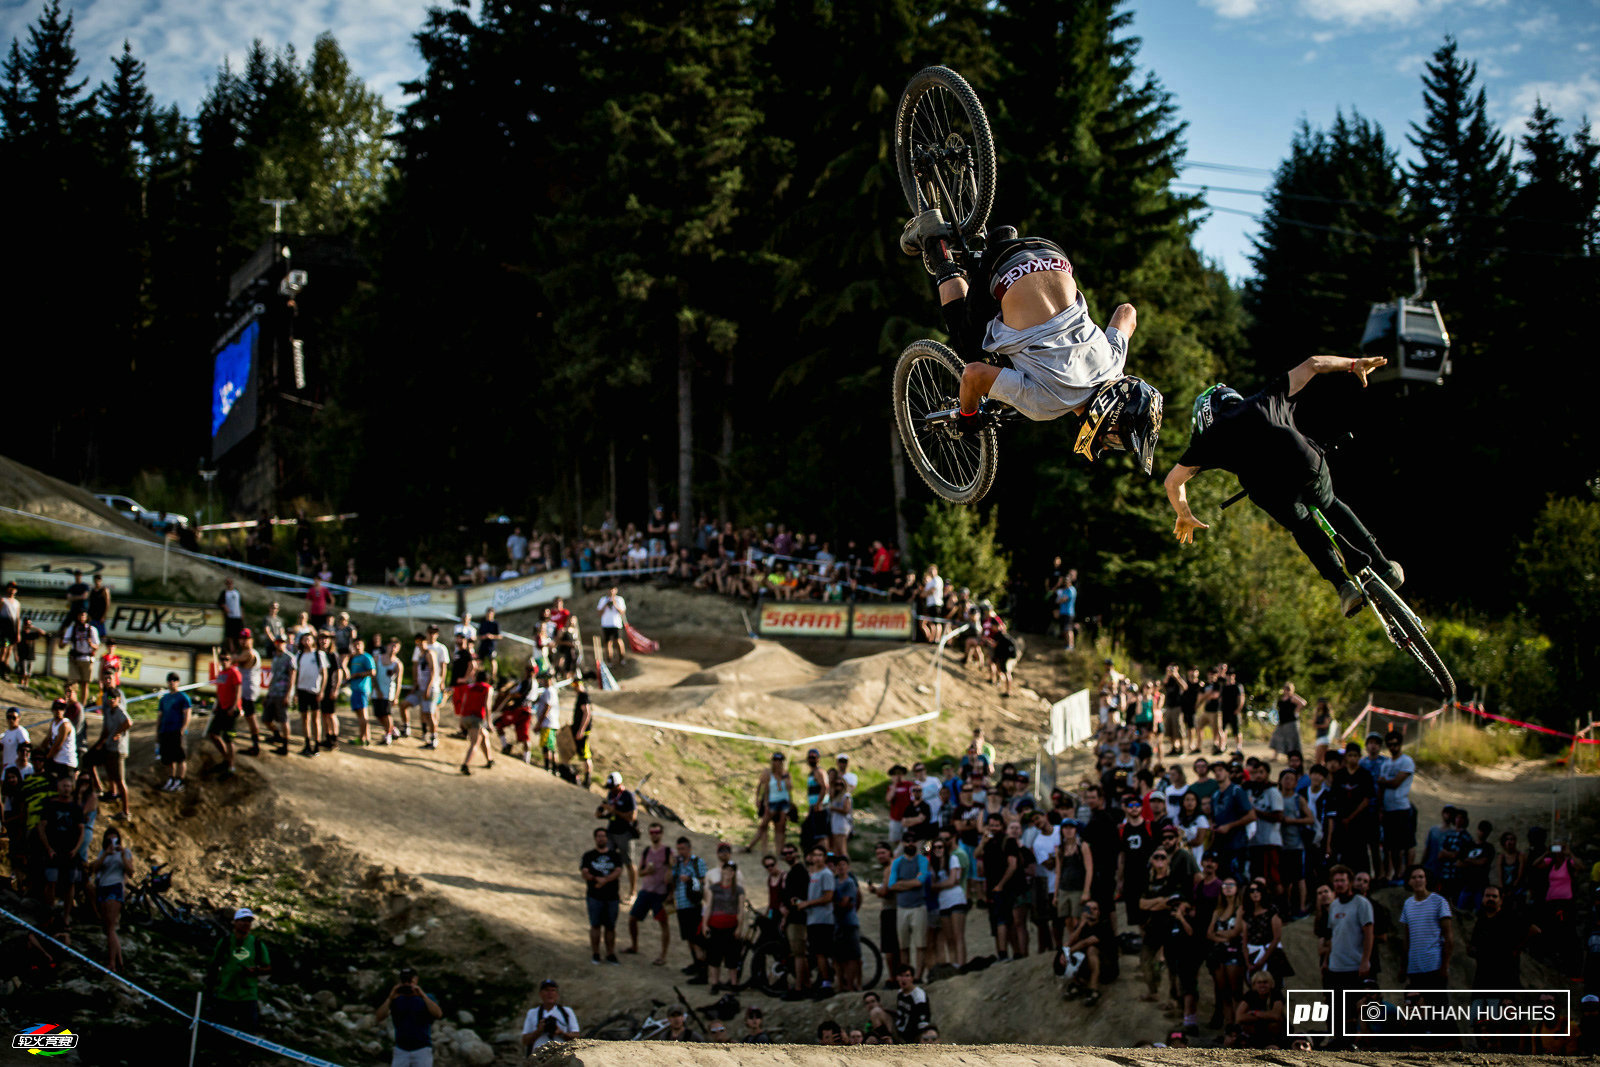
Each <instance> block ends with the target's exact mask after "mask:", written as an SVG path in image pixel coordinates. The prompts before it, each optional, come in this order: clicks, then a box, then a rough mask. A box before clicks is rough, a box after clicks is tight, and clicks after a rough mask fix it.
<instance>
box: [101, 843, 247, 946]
mask: <svg viewBox="0 0 1600 1067" xmlns="http://www.w3.org/2000/svg"><path fill="white" fill-rule="evenodd" d="M166 868H167V865H166V864H165V863H152V864H150V866H149V868H148V869H147V870H146V871H145V874H144V877H143V878H141V879H140V880H139V881H138V882H137V883H135V884H134V885H133V887H132V888H130V889H129V890H128V899H127V901H126V902H125V903H124V904H123V906H122V914H123V915H125V916H127V917H128V918H131V919H132V920H134V921H135V922H138V923H141V924H143V925H145V926H149V927H150V928H152V929H154V930H157V931H160V932H162V933H166V934H169V935H171V936H173V937H176V938H179V939H180V940H184V941H189V942H192V943H194V944H197V945H203V946H207V947H209V946H211V945H214V944H216V943H217V942H218V941H219V940H221V939H222V938H223V937H225V936H227V934H228V933H229V929H228V927H227V926H225V925H223V923H222V921H221V920H220V919H218V918H217V917H216V916H215V915H213V914H211V913H210V910H209V909H208V908H206V907H204V906H201V907H196V906H194V905H192V904H184V903H177V904H174V903H173V902H172V901H170V900H168V899H167V891H168V890H169V889H171V888H172V872H171V871H170V870H167V869H166Z"/></svg>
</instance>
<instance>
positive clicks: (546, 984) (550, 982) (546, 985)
mask: <svg viewBox="0 0 1600 1067" xmlns="http://www.w3.org/2000/svg"><path fill="white" fill-rule="evenodd" d="M539 988H540V989H555V988H557V986H556V980H555V979H554V978H546V979H545V980H544V981H542V982H540V983H539Z"/></svg>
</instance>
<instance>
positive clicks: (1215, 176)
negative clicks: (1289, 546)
mask: <svg viewBox="0 0 1600 1067" xmlns="http://www.w3.org/2000/svg"><path fill="white" fill-rule="evenodd" d="M862 2H870V0H862ZM64 6H70V7H71V8H72V9H73V10H74V11H75V14H76V19H77V28H78V36H77V43H78V49H79V53H80V55H82V56H83V57H84V61H85V65H84V71H85V73H87V74H89V75H90V76H91V77H93V78H95V79H99V78H101V77H104V76H105V74H106V72H107V70H108V59H107V57H109V56H111V55H112V54H113V53H114V52H116V51H117V50H119V49H120V48H121V42H122V40H123V39H124V38H127V39H129V40H130V41H131V42H132V43H133V47H134V50H135V51H136V52H137V53H138V54H139V55H140V56H141V57H142V58H144V59H145V60H146V62H147V63H148V64H149V68H150V84H151V88H152V90H153V91H154V92H155V93H156V95H157V97H158V99H160V100H161V101H162V102H164V103H165V102H172V101H176V102H177V103H179V104H180V105H182V106H183V108H184V110H185V111H186V112H190V113H192V112H193V110H194V108H195V106H196V104H198V102H199V100H200V97H201V95H202V94H203V93H204V91H205V86H206V84H207V82H208V81H210V80H211V78H212V76H213V74H214V72H215V70H216V68H217V66H218V65H220V64H221V63H222V61H223V60H224V59H225V58H226V59H230V60H231V61H232V62H233V63H235V64H237V63H238V62H239V60H240V58H241V57H242V56H243V54H244V51H245V49H246V48H247V47H248V45H249V42H250V40H251V39H252V38H254V37H261V38H262V39H264V40H265V41H267V42H268V44H270V45H273V46H277V45H279V44H283V43H289V42H292V43H293V44H295V45H296V46H297V47H298V48H299V49H300V50H301V53H302V54H305V52H306V50H307V49H308V48H309V47H310V44H311V41H312V39H313V38H314V37H315V36H316V35H317V34H318V33H320V32H321V31H323V30H325V29H327V30H332V31H333V32H334V34H335V35H336V36H337V37H338V38H339V41H340V43H341V44H342V45H343V46H344V48H345V50H346V52H347V53H349V55H350V58H351V61H352V63H353V64H354V66H355V69H356V70H357V72H359V73H360V74H361V75H362V76H363V77H365V78H366V79H367V80H368V82H369V83H371V84H372V85H374V86H375V87H376V88H377V89H378V90H379V91H381V92H382V93H383V94H384V96H385V97H386V98H387V99H388V100H389V102H390V103H391V104H399V103H400V102H402V99H403V98H402V95H401V93H400V82H402V81H403V80H405V79H407V78H409V77H411V76H413V75H414V74H416V73H417V71H418V69H419V68H420V61H419V60H418V58H417V54H416V49H415V47H414V45H413V43H412V34H413V33H414V32H415V31H416V29H417V27H418V26H420V25H421V23H422V19H423V16H424V13H425V12H426V10H427V8H428V7H429V6H430V5H429V2H428V0H290V2H284V0H276V2H272V3H267V2H264V0H223V2H220V3H219V2H217V0H204V2H202V0H77V2H76V3H74V2H73V0H65V3H64ZM40 7H41V4H40V0H0V32H3V36H4V38H7V39H9V38H10V37H12V36H16V35H19V34H24V33H25V32H26V28H27V25H28V24H29V23H30V22H32V21H33V20H34V19H35V18H36V17H37V15H38V12H39V10H40ZM1130 7H1131V9H1132V10H1133V12H1134V16H1135V21H1134V30H1133V32H1134V33H1136V34H1137V35H1138V36H1140V37H1141V38H1143V40H1144V47H1143V50H1142V51H1141V53H1140V58H1141V61H1142V63H1143V64H1144V66H1145V67H1147V68H1148V69H1150V70H1153V71H1154V72H1155V73H1156V75H1157V76H1159V77H1160V78H1161V80H1162V81H1163V82H1164V83H1165V84H1166V86H1167V87H1168V88H1169V89H1170V90H1172V92H1173V93H1174V94H1175V96H1176V98H1177V103H1178V106H1179V109H1180V112H1181V114H1182V116H1183V118H1184V119H1185V120H1187V121H1188V123H1189V132H1188V141H1189V157H1190V159H1192V160H1195V161H1199V162H1204V163H1214V164H1223V165H1226V166H1231V167H1245V168H1260V169H1261V170H1262V171H1266V170H1270V169H1271V168H1272V167H1274V166H1276V165H1277V163H1278V161H1279V160H1280V159H1281V158H1282V157H1283V155H1284V153H1285V152H1286V151H1287V148H1288V144H1289V139H1290V137H1291V136H1292V135H1293V132H1294V128H1295V125H1296V124H1297V123H1298V122H1299V121H1300V120H1301V119H1302V118H1305V119H1307V120H1309V121H1310V122H1311V123H1312V124H1313V125H1325V124H1326V123H1327V122H1329V121H1330V120H1331V119H1332V117H1333V115H1334V112H1335V110H1336V109H1338V108H1341V107H1342V108H1346V109H1349V108H1356V109H1358V110H1360V111H1361V112H1362V113H1363V114H1365V115H1367V116H1369V117H1371V118H1374V119H1376V120H1378V121H1379V122H1380V123H1382V125H1383V127H1384V129H1385V130H1386V131H1387V132H1388V133H1389V136H1390V137H1391V139H1392V140H1395V141H1399V142H1402V143H1403V137H1404V134H1405V132H1406V131H1407V129H1408V123H1410V122H1411V121H1413V120H1415V119H1417V118H1418V117H1419V115H1420V112H1421V99H1422V96H1421V94H1422V89H1421V82H1420V75H1421V71H1422V66H1423V63H1424V61H1425V60H1426V58H1427V57H1428V56H1429V54H1431V53H1432V51H1433V50H1434V49H1435V48H1437V47H1438V45H1439V44H1440V42H1441V41H1442V40H1443V38H1444V35H1445V34H1446V33H1454V34H1455V35H1456V36H1457V37H1458V38H1459V39H1460V40H1461V43H1462V48H1463V51H1464V52H1465V54H1467V55H1468V56H1469V57H1470V58H1473V59H1475V60H1477V62H1478V65H1479V72H1480V75H1481V76H1482V83H1483V85H1484V87H1485V89H1486V90H1487V92H1488V97H1489V106H1490V110H1491V113H1492V115H1493V117H1494V119H1495V121H1496V122H1498V123H1500V124H1501V125H1502V126H1504V127H1505V128H1506V129H1507V130H1520V127H1521V122H1522V119H1523V118H1524V117H1525V116H1526V115H1527V113H1528V112H1529V110H1530V109H1531V108H1532V107H1533V102H1534V100H1535V98H1539V97H1542V98H1543V99H1544V101H1545V102H1546V103H1547V104H1548V105H1549V106H1551V107H1552V108H1553V109H1554V110H1555V111H1556V112H1557V113H1558V114H1560V115H1562V116H1563V117H1565V118H1566V119H1568V120H1569V122H1573V123H1575V122H1577V121H1578V120H1580V119H1581V118H1582V117H1583V116H1585V115H1593V116H1597V117H1600V0H1145V2H1142V3H1138V2H1135V3H1132V4H1131V5H1130ZM979 92H980V93H981V92H982V87H981V86H979ZM1184 178H1185V180H1192V181H1195V182H1198V183H1205V184H1208V185H1210V186H1212V187H1217V186H1227V187H1231V188H1246V189H1261V188H1264V187H1265V186H1266V183H1267V181H1268V180H1269V176H1268V175H1267V174H1265V173H1257V172H1251V171H1248V170H1247V171H1243V172H1230V171H1220V170H1212V169H1202V168H1194V169H1191V170H1190V171H1188V172H1187V173H1186V174H1185V175H1184ZM1207 199H1208V200H1209V202H1210V203H1212V204H1214V205H1216V206H1218V207H1222V208H1232V209H1235V210H1237V211H1248V212H1256V211H1259V210H1260V207H1261V203H1262V201H1261V199H1260V198H1259V197H1254V196H1247V195H1238V194H1233V193H1222V192H1217V191H1213V192H1210V193H1208V194H1207ZM1254 229H1255V226H1254V224H1253V223H1252V222H1251V221H1250V219H1248V218H1246V217H1243V216H1241V215H1238V214H1232V213H1229V212H1224V211H1217V212H1215V213H1214V214H1213V215H1212V217H1211V218H1210V220H1209V221H1207V222H1206V223H1205V225H1204V226H1203V227H1202V228H1201V230H1200V235H1199V241H1200V246H1201V248H1202V249H1203V250H1204V251H1205V252H1206V253H1207V254H1208V255H1210V256H1213V257H1215V258H1217V259H1218V260H1220V261H1221V262H1222V264H1223V266H1224V267H1225V268H1226V269H1227V271H1228V273H1229V274H1230V275H1232V276H1233V277H1235V278H1238V277H1240V276H1242V275H1244V274H1246V273H1248V271H1249V263H1248V261H1247V259H1246V257H1247V256H1248V254H1249V236H1250V234H1251V233H1253V232H1254Z"/></svg>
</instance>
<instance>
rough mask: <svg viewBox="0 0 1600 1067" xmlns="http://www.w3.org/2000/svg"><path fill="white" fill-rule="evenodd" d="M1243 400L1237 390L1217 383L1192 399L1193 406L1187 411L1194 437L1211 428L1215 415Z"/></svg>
mask: <svg viewBox="0 0 1600 1067" xmlns="http://www.w3.org/2000/svg"><path fill="white" fill-rule="evenodd" d="M1242 400H1244V397H1242V396H1240V395H1239V392H1238V390H1236V389H1234V388H1232V387H1231V386H1226V385H1223V384H1222V383H1221V382H1218V383H1217V384H1216V385H1213V386H1212V387H1211V388H1209V389H1207V390H1206V391H1205V392H1203V393H1201V394H1200V395H1199V396H1197V397H1195V398H1194V406H1193V407H1192V408H1190V409H1189V427H1190V429H1191V430H1192V431H1193V433H1194V435H1195V436H1196V437H1198V436H1200V435H1201V434H1202V433H1205V432H1206V431H1207V430H1208V429H1210V428H1211V423H1212V422H1213V421H1215V420H1216V417H1217V413H1218V412H1219V411H1222V410H1223V409H1224V408H1231V407H1232V406H1233V405H1235V404H1237V403H1239V402H1241V401H1242Z"/></svg>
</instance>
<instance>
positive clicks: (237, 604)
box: [217, 576, 320, 652]
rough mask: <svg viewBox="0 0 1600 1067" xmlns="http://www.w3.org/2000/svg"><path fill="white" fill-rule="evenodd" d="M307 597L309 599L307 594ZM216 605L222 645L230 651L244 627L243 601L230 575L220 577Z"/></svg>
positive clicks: (234, 646)
mask: <svg viewBox="0 0 1600 1067" xmlns="http://www.w3.org/2000/svg"><path fill="white" fill-rule="evenodd" d="M307 599H308V600H309V599H310V597H309V595H308V596H307ZM217 606H218V607H220V608H221V609H222V647H223V648H225V649H227V650H228V651H229V652H232V651H234V650H235V649H236V648H238V641H239V631H240V630H242V629H244V601H243V599H242V598H241V597H240V596H239V590H238V589H237V588H235V586H234V581H233V578H232V577H231V576H229V577H227V578H224V579H222V592H220V593H218V594H217ZM313 610H314V609H313ZM318 625H320V624H318Z"/></svg>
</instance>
